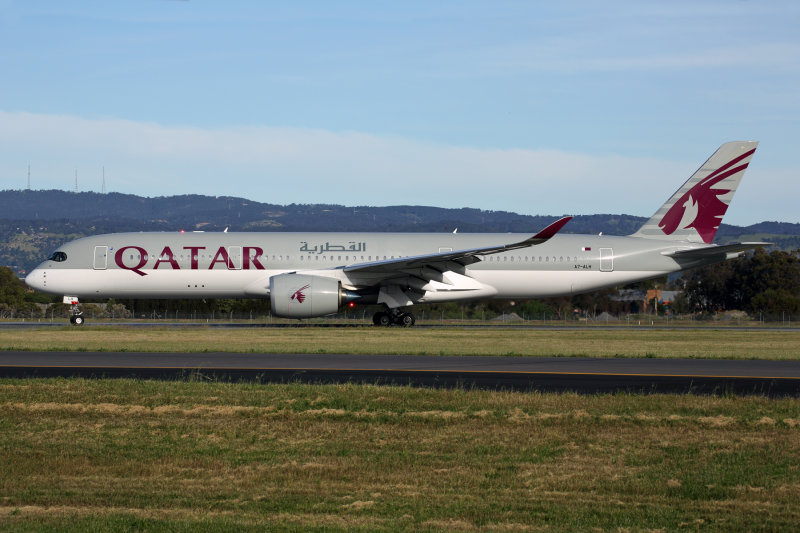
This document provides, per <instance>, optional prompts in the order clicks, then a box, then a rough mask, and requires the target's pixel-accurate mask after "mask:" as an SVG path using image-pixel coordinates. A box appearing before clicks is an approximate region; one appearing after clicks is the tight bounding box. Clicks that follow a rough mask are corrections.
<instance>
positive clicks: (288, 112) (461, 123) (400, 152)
mask: <svg viewBox="0 0 800 533" xmlns="http://www.w3.org/2000/svg"><path fill="white" fill-rule="evenodd" d="M798 27H800V2H796V1H785V2H782V1H743V0H726V1H720V2H717V1H708V2H704V1H689V2H681V1H676V2H672V1H670V2H664V1H663V0H662V1H656V2H648V1H637V2H617V1H614V0H610V1H606V2H570V1H565V2H534V1H528V0H523V1H506V0H492V1H447V0H441V1H415V0H407V1H405V2H392V1H388V0H385V1H381V0H375V1H366V0H362V1H346V0H344V1H336V2H330V1H302V0H299V1H296V2H277V1H263V0H261V1H246V0H239V1H232V2H220V1H218V0H188V1H175V0H137V1H127V2H108V1H107V0H98V1H76V2H64V1H60V0H59V1H47V0H36V1H29V0H26V1H22V0H0V189H24V188H26V187H27V179H28V166H29V165H30V179H31V188H33V189H63V190H73V188H74V186H75V175H76V173H77V176H78V189H79V190H81V191H98V192H99V191H100V190H101V188H102V180H103V175H105V182H106V189H107V190H108V191H115V192H122V193H130V194H138V195H142V196H151V197H154V196H171V195H178V194H206V195H219V196H239V197H245V198H249V199H252V200H256V201H260V202H269V203H276V204H289V203H300V204H310V203H335V204H343V205H353V206H358V205H372V206H384V205H406V204H410V205H430V206H438V207H473V208H479V209H487V210H504V211H514V212H518V213H522V214H531V215H554V216H557V215H562V214H594V213H626V214H631V215H639V216H648V217H649V216H650V215H652V214H653V213H654V212H655V211H656V209H657V208H658V207H659V206H660V205H661V204H662V203H663V202H664V201H665V200H666V199H667V198H668V197H669V196H670V195H671V194H672V193H673V192H674V191H675V190H676V189H677V188H678V187H679V186H680V185H681V184H682V183H683V182H684V181H685V180H686V179H687V178H688V177H689V176H690V175H691V174H692V173H693V171H694V170H696V169H697V168H698V167H699V166H700V165H701V164H702V163H703V162H704V161H705V160H706V159H707V158H708V157H709V156H710V155H711V154H712V153H713V152H714V150H716V149H717V148H718V147H719V145H721V144H722V143H724V142H726V141H732V140H759V141H761V144H760V145H759V148H758V150H757V152H756V154H755V157H754V159H753V162H752V164H751V165H750V168H749V169H748V171H747V174H746V176H745V177H744V179H743V180H742V184H741V185H740V187H739V190H738V193H737V195H736V197H735V198H734V200H733V203H732V204H731V208H730V210H729V211H728V215H727V216H726V218H725V222H728V223H731V224H738V225H749V224H753V223H757V222H761V221H764V220H777V221H781V222H795V223H797V222H800V214H798V213H800V210H798V208H797V204H798V198H800V158H798V147H797V145H795V144H794V143H796V142H800V31H798V30H797V28H798Z"/></svg>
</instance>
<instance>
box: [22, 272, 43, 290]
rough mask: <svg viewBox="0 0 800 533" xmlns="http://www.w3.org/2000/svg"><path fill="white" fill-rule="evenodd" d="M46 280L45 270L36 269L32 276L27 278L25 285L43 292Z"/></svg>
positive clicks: (29, 275)
mask: <svg viewBox="0 0 800 533" xmlns="http://www.w3.org/2000/svg"><path fill="white" fill-rule="evenodd" d="M45 278H46V276H45V273H44V271H43V270H41V269H39V268H34V269H33V271H31V273H30V274H28V275H27V276H25V283H26V284H27V285H28V287H30V288H31V289H35V290H39V291H41V290H44V287H45Z"/></svg>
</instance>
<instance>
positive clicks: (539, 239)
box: [498, 217, 572, 251]
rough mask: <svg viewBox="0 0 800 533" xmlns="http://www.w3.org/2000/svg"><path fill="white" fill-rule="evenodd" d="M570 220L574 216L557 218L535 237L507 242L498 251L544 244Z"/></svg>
mask: <svg viewBox="0 0 800 533" xmlns="http://www.w3.org/2000/svg"><path fill="white" fill-rule="evenodd" d="M570 220H572V217H564V218H559V219H558V220H556V221H555V222H553V223H552V224H550V225H549V226H547V227H546V228H544V229H543V230H542V231H540V232H539V233H537V234H536V235H534V236H533V237H531V238H529V239H525V240H524V241H522V242H516V243H514V244H507V245H506V246H504V247H503V248H502V249H500V250H498V251H503V250H516V249H517V248H525V247H527V246H534V245H536V244H542V243H543V242H547V241H548V240H550V238H551V237H553V236H554V235H555V234H556V233H558V232H559V231H560V230H561V228H563V227H564V226H565V225H566V223H567V222H569V221H570Z"/></svg>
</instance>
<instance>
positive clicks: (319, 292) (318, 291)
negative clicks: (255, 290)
mask: <svg viewBox="0 0 800 533" xmlns="http://www.w3.org/2000/svg"><path fill="white" fill-rule="evenodd" d="M356 298H358V295H357V294H355V293H352V292H350V291H347V290H344V289H342V283H341V282H340V281H339V280H337V279H333V278H326V277H322V276H309V275H306V274H279V275H277V276H272V277H271V278H269V299H270V303H271V304H272V314H274V315H277V316H282V317H286V318H311V317H316V316H324V315H330V314H332V313H335V312H336V311H338V310H339V308H340V307H341V306H342V305H344V304H346V303H348V302H350V301H352V300H354V299H356Z"/></svg>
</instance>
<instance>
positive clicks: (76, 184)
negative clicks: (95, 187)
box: [75, 168, 78, 194]
mask: <svg viewBox="0 0 800 533" xmlns="http://www.w3.org/2000/svg"><path fill="white" fill-rule="evenodd" d="M77 192H78V169H77V168H76V169H75V193H76V194H77Z"/></svg>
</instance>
